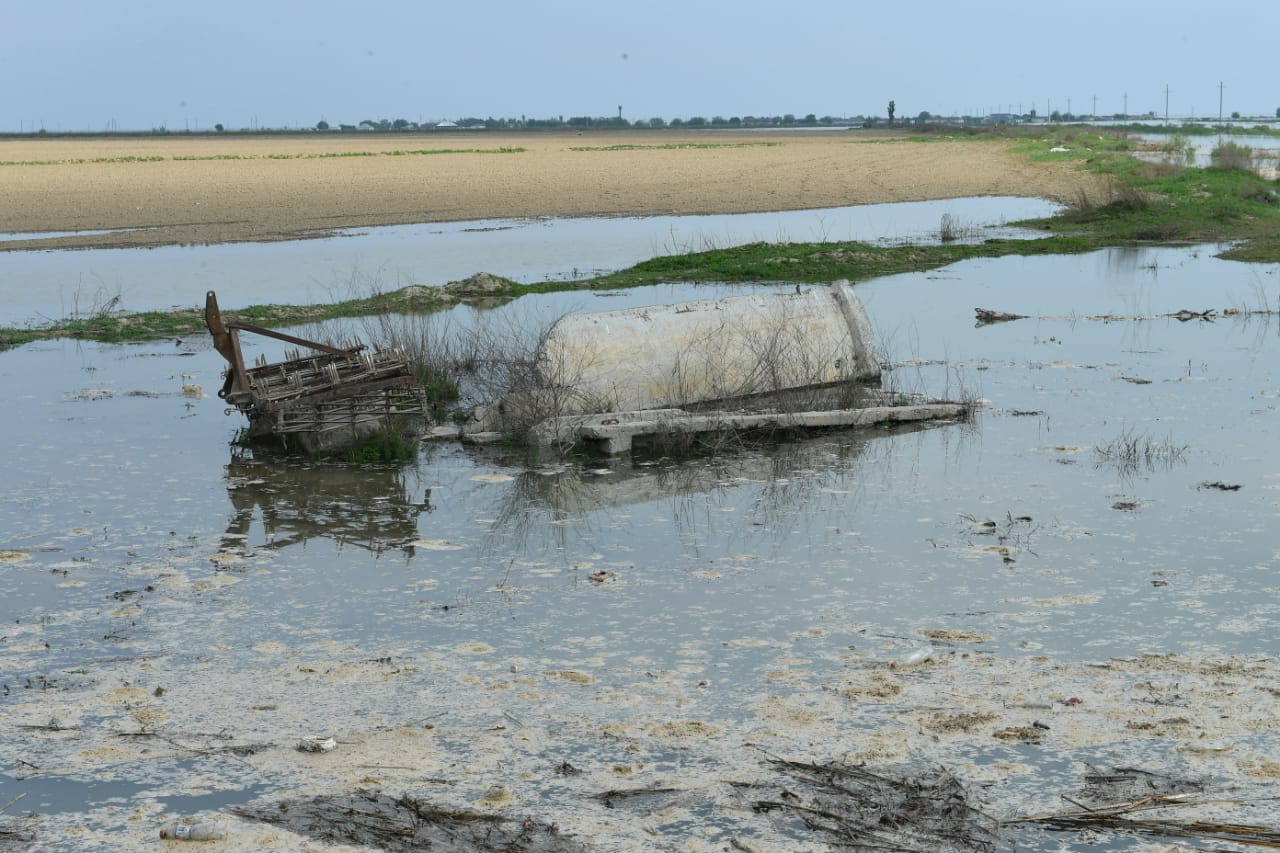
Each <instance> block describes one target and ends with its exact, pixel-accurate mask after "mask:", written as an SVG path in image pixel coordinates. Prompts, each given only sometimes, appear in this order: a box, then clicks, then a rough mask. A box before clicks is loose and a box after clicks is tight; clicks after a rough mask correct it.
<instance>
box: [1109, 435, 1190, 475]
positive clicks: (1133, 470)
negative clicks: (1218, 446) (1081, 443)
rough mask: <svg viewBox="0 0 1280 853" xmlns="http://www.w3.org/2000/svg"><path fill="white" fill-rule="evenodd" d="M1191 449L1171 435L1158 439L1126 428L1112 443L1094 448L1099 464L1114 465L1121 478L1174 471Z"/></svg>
mask: <svg viewBox="0 0 1280 853" xmlns="http://www.w3.org/2000/svg"><path fill="white" fill-rule="evenodd" d="M1188 447H1189V445H1186V444H1175V443H1174V442H1173V440H1172V439H1170V438H1169V437H1168V436H1165V437H1164V438H1155V437H1153V436H1151V435H1148V434H1146V433H1135V432H1134V431H1133V430H1131V429H1128V428H1126V429H1125V430H1124V431H1123V432H1121V433H1120V435H1119V436H1117V437H1116V438H1114V439H1112V440H1111V441H1109V442H1107V443H1105V444H1100V445H1097V446H1096V447H1094V449H1093V453H1094V456H1095V457H1096V458H1097V460H1098V463H1099V465H1110V466H1113V467H1114V468H1116V469H1117V470H1118V471H1119V472H1120V473H1121V475H1124V476H1132V475H1134V474H1137V473H1138V472H1139V471H1155V470H1156V469H1157V468H1172V467H1173V466H1174V465H1177V464H1180V463H1182V462H1185V461H1186V456H1187V449H1188Z"/></svg>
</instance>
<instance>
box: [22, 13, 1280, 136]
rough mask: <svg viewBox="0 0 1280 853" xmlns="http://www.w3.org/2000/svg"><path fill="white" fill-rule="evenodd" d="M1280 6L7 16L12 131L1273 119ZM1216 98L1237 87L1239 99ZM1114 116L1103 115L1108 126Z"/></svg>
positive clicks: (1278, 86)
mask: <svg viewBox="0 0 1280 853" xmlns="http://www.w3.org/2000/svg"><path fill="white" fill-rule="evenodd" d="M1278 33H1280V3H1277V2H1276V0H1217V2H1204V0H1199V2H1195V3H1192V2H1189V0H1163V2H1148V0H1107V2H1099V0H1069V2H1054V1H1053V0H1013V2H1009V0H969V2H957V0H945V1H944V0H893V2H890V0H881V2H866V0H789V1H788V2H780V1H777V0H680V1H679V2H675V0H632V2H626V3H623V2H617V0H612V1H611V0H481V2H475V0H454V2H448V3H445V2H439V0H364V1H363V2H352V0H340V2H339V0H305V2H301V0H253V2H249V0H203V2H192V0H3V2H0V39H3V42H2V43H0V132H14V131H18V132H24V131H25V132H30V131H32V130H39V129H41V128H43V129H45V130H47V131H49V132H66V131H101V130H151V129H156V128H167V129H168V130H170V131H181V130H207V129H210V128H212V127H213V126H214V125H215V124H222V125H224V126H225V127H226V128H228V129H238V128H275V127H313V126H315V124H316V123H317V122H319V121H321V120H324V121H327V122H328V123H329V124H331V125H334V126H336V125H338V124H341V123H345V124H357V123H359V122H360V121H362V120H365V119H370V120H379V119H384V118H385V119H390V120H395V119H398V118H403V119H406V120H408V121H411V122H426V121H440V120H446V119H447V120H456V119H459V118H465V117H479V118H487V117H494V118H519V117H528V118H559V117H563V118H565V119H568V118H570V117H573V116H591V117H603V116H617V115H618V114H619V109H620V108H621V114H622V116H623V117H624V118H626V119H628V120H630V121H638V120H647V119H650V118H654V117H658V118H663V119H666V120H670V119H672V118H682V119H688V118H692V117H695V116H701V117H703V118H707V119H711V118H714V117H716V116H721V117H724V118H731V117H734V116H739V117H742V116H748V115H756V116H762V115H763V116H768V115H785V114H787V113H791V114H794V115H796V116H804V115H807V114H809V113H813V114H814V115H816V116H819V117H821V116H827V115H831V116H855V115H875V116H885V115H886V112H887V105H888V103H889V101H890V100H892V101H894V102H895V105H896V115H897V117H898V118H904V117H914V116H916V115H918V114H919V113H921V112H929V113H931V114H935V115H955V114H960V115H963V114H968V115H985V114H988V113H992V112H1028V111H1030V110H1031V109H1033V108H1034V109H1036V110H1037V113H1038V114H1040V115H1045V114H1047V113H1049V112H1052V111H1054V110H1057V111H1061V112H1067V111H1070V112H1073V113H1078V114H1088V113H1094V112H1095V111H1096V113H1097V114H1099V115H1110V114H1112V113H1120V112H1125V111H1127V112H1128V113H1130V114H1141V113H1145V112H1148V111H1151V112H1154V113H1156V115H1157V116H1159V117H1163V116H1164V113H1165V99H1166V89H1167V91H1168V111H1169V115H1170V116H1171V117H1185V116H1198V117H1207V118H1216V117H1217V115H1218V110H1219V95H1220V94H1221V103H1222V110H1223V115H1230V114H1231V113H1232V112H1233V111H1238V112H1240V113H1242V114H1243V115H1265V116H1274V115H1275V114H1276V110H1277V108H1280V74H1277V70H1276V69H1277V65H1278V64H1280V57H1277V53H1276V50H1275V45H1276V38H1277V34H1278ZM1220 86H1221V88H1220ZM1095 104H1096V106H1095Z"/></svg>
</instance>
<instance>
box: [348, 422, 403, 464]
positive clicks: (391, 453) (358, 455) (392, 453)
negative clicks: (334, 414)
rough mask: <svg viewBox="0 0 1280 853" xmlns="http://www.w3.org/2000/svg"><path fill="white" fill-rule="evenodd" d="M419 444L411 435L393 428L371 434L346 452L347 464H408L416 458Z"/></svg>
mask: <svg viewBox="0 0 1280 853" xmlns="http://www.w3.org/2000/svg"><path fill="white" fill-rule="evenodd" d="M419 447H420V442H419V441H418V439H416V438H415V437H414V436H412V435H406V434H405V433H404V432H403V431H401V430H398V429H395V428H393V427H385V428H383V429H380V430H378V431H377V432H375V433H373V434H372V435H371V436H369V438H367V439H366V440H365V441H364V442H363V443H361V444H359V445H356V446H355V447H352V448H351V449H349V450H348V451H346V454H345V458H346V460H347V461H348V462H355V463H358V464H361V465H369V464H374V463H385V462H409V461H412V460H414V459H417V458H418V449H419Z"/></svg>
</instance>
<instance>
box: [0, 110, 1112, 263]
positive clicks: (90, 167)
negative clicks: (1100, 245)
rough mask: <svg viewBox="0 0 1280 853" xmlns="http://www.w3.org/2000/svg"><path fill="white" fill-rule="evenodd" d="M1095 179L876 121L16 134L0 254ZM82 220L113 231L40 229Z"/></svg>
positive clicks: (796, 205)
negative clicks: (796, 127)
mask: <svg viewBox="0 0 1280 853" xmlns="http://www.w3.org/2000/svg"><path fill="white" fill-rule="evenodd" d="M1095 180H1096V179H1095V178H1094V177H1093V176H1090V175H1088V174H1086V173H1084V172H1080V171H1077V170H1075V169H1074V168H1073V167H1072V166H1071V165H1069V164H1061V163H1059V164H1033V163H1029V162H1027V160H1026V159H1025V158H1023V157H1021V156H1018V155H1016V154H1012V153H1010V151H1009V145H1007V144H1005V143H1003V142H1000V141H990V140H987V141H973V140H930V141H918V140H908V139H905V138H902V137H895V136H893V135H888V134H884V133H871V132H867V131H814V132H788V133H763V132H752V131H683V130H682V131H653V132H635V131H631V132H618V131H612V132H610V131H598V132H595V131H586V132H584V133H581V134H579V133H576V132H573V133H492V132H465V131H459V132H455V133H433V134H430V135H416V134H415V135H406V134H378V135H374V134H365V133H360V134H343V135H324V136H319V135H317V136H305V135H282V136H260V137H259V136H253V137H249V136H223V137H183V136H163V137H139V138H127V137H120V138H110V137H101V138H81V139H7V140H0V194H2V195H3V197H4V199H5V204H4V205H3V206H0V250H4V249H19V248H21V249H34V248H87V247H107V246H111V247H130V246H162V245H173V244H191V243H223V242H243V241H272V240H292V239H303V238H307V237H315V236H323V235H325V234H328V233H331V232H332V231H333V230H335V229H340V228H350V227H367V226H375V225H403V224H411V223H421V222H444V221H464V220H477V219H500V218H524V217H543V216H546V217H583V216H644V215H670V214H711V213H749V212H762V211H771V210H798V209H811V208H824V207H839V206H844V205H853V204H874V203H882V202H897V201H922V200H928V199H943V198H960V197H966V196H983V195H1018V196H1035V197H1042V198H1052V199H1058V200H1063V201H1067V200H1071V199H1074V198H1076V197H1077V196H1078V195H1079V194H1080V193H1082V192H1083V193H1090V192H1091V191H1092V190H1093V189H1094V182H1095ZM86 231H108V232H111V233H96V234H84V233H78V234H70V235H65V234H64V235H63V236H57V237H43V236H41V235H45V234H51V233H60V232H86ZM18 235H24V236H25V235H30V236H29V237H27V238H26V239H23V237H20V236H18Z"/></svg>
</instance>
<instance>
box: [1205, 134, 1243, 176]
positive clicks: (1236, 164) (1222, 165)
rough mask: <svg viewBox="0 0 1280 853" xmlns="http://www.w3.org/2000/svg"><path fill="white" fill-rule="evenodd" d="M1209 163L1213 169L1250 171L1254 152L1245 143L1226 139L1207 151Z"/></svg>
mask: <svg viewBox="0 0 1280 853" xmlns="http://www.w3.org/2000/svg"><path fill="white" fill-rule="evenodd" d="M1209 165H1210V166H1211V167H1212V168H1214V169H1239V170H1242V171H1246V172H1248V171H1252V170H1253V168H1254V152H1253V149H1252V148H1250V147H1249V146H1247V145H1240V144H1238V143H1236V142H1231V141H1229V140H1228V141H1227V142H1224V143H1222V144H1221V145H1219V146H1217V147H1215V148H1214V149H1213V150H1212V151H1210V152H1209Z"/></svg>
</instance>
